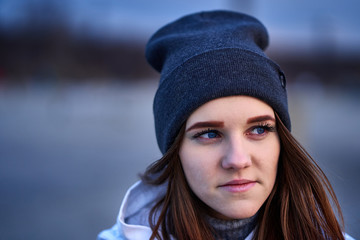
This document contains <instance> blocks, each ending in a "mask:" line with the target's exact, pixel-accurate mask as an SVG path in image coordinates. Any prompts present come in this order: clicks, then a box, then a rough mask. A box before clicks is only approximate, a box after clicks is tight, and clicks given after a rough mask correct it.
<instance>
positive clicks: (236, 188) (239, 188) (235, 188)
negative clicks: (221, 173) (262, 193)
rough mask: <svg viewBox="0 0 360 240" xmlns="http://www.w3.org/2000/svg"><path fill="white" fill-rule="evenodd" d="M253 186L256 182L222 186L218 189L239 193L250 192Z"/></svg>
mask: <svg viewBox="0 0 360 240" xmlns="http://www.w3.org/2000/svg"><path fill="white" fill-rule="evenodd" d="M255 184H256V182H249V183H244V184H234V185H223V186H220V188H222V189H224V190H225V191H228V192H232V193H239V192H240V193H241V192H246V191H248V190H250V189H251V188H252V187H253V186H254V185H255Z"/></svg>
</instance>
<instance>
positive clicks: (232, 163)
mask: <svg viewBox="0 0 360 240" xmlns="http://www.w3.org/2000/svg"><path fill="white" fill-rule="evenodd" d="M267 45H268V35H267V31H266V29H265V27H264V26H263V25H262V24H261V23H260V22H259V21H258V20H256V19H255V18H253V17H250V16H248V15H244V14H240V13H235V12H229V11H213V12H201V13H196V14H192V15H188V16H185V17H183V18H181V19H178V20H176V21H175V22H172V23H170V24H168V25H166V26H165V27H163V28H161V29H160V30H159V31H158V32H156V33H155V34H154V35H153V37H152V38H151V39H150V41H149V42H148V45H147V49H146V56H147V60H148V62H149V63H150V64H151V65H152V66H153V67H154V68H155V69H156V70H158V71H159V72H161V79H160V84H159V88H158V90H157V93H156V96H155V99H154V117H155V128H156V137H157V141H158V144H159V147H160V150H161V151H162V153H163V154H164V155H163V157H162V158H161V159H160V160H158V161H157V162H155V163H153V164H152V165H151V166H149V167H148V169H147V170H146V172H145V173H144V174H143V176H142V180H141V181H139V182H138V183H136V184H135V185H134V186H132V187H131V188H130V189H129V190H128V192H127V194H126V196H125V199H124V200H123V203H122V205H121V208H120V213H119V217H118V221H117V223H116V224H115V225H114V227H113V228H111V229H109V230H105V231H103V232H102V233H100V235H99V236H98V239H196V240H201V239H204V240H209V239H249V240H250V239H289V240H290V239H304V240H305V239H306V240H308V239H351V238H350V237H349V236H348V235H346V234H344V233H343V229H342V225H343V224H342V215H341V210H340V207H339V204H338V201H337V199H336V196H335V194H334V191H333V189H332V187H331V186H330V183H329V182H328V180H327V178H326V176H325V175H324V173H323V172H322V171H321V169H320V168H319V167H318V166H317V164H316V163H315V162H314V161H313V160H312V158H311V157H310V156H309V155H308V154H307V152H306V151H305V150H304V149H303V148H302V147H301V146H300V144H299V143H298V142H297V141H296V140H295V139H294V138H293V137H292V135H291V133H290V117H289V113H288V108H287V94H286V79H285V76H284V74H283V72H282V70H281V69H280V67H279V66H278V65H277V64H276V63H274V62H273V61H272V60H270V59H269V58H268V57H267V56H266V55H265V54H264V52H263V51H264V49H265V48H266V47H267ZM332 204H333V205H332ZM332 206H335V210H336V211H335V213H334V211H333V208H332ZM337 217H338V218H339V219H340V223H339V222H338V219H337Z"/></svg>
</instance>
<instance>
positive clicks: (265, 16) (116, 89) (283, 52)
mask: <svg viewBox="0 0 360 240" xmlns="http://www.w3.org/2000/svg"><path fill="white" fill-rule="evenodd" d="M213 9H229V10H236V11H241V12H245V13H249V14H251V15H254V16H256V17H257V18H258V19H260V20H261V21H262V22H263V23H264V24H265V26H266V27H267V28H268V31H269V34H270V47H269V48H268V50H267V54H268V55H269V56H270V57H271V58H273V59H274V60H275V61H276V62H278V63H279V64H280V65H281V66H282V68H283V69H284V71H285V73H286V75H287V81H288V94H289V107H290V112H291V116H292V125H293V133H294V135H295V136H296V138H297V139H298V140H299V141H300V142H301V143H302V144H303V145H304V146H305V147H306V149H307V150H308V151H309V152H310V154H312V156H313V157H314V158H315V159H316V161H317V162H318V163H319V164H320V166H321V167H322V168H323V170H324V171H325V172H326V174H327V176H328V177H329V179H330V181H331V183H332V184H333V187H334V189H335V191H336V193H337V195H338V198H339V201H340V204H341V206H342V209H343V212H344V216H345V227H346V231H347V232H348V233H350V234H351V235H352V236H353V237H356V238H358V239H360V230H359V227H358V226H359V224H360V207H359V202H360V188H359V183H360V175H359V170H360V140H359V136H360V128H359V127H358V125H359V124H360V107H359V103H360V31H359V25H360V17H359V14H358V12H359V10H360V2H359V1H357V0H344V1H332V0H330V1H329V0H318V1H310V0H302V1H300V0H294V1H285V0H273V1H267V0H217V1H216V0H214V1H206V0H197V1H190V0H182V1H166V0H152V1H147V0H121V1H119V0H86V1H85V0H0V239H30V240H31V239H55V240H56V239H95V238H96V235H97V233H98V232H99V231H101V230H103V229H105V228H109V227H111V226H112V225H113V224H114V223H115V220H116V216H117V213H118V210H119V207H120V203H121V199H122V198H123V195H124V193H125V191H126V189H127V188H128V187H129V186H130V185H131V184H132V183H133V182H135V181H136V180H137V179H138V177H137V174H138V173H140V172H142V171H143V170H144V169H145V168H146V166H147V165H148V164H149V163H151V162H153V161H154V160H156V159H158V158H159V157H160V156H161V154H160V151H159V150H158V148H157V144H156V140H155V133H154V126H153V117H152V100H153V96H154V93H155V91H156V87H157V83H158V77H159V75H158V74H157V73H155V72H154V71H153V70H152V69H151V68H150V67H149V66H148V65H147V64H146V61H145V58H144V47H145V44H146V41H147V40H148V39H149V37H150V36H151V34H152V33H154V32H155V31H156V30H157V29H158V28H159V27H161V26H163V25H164V24H166V23H168V22H169V21H172V20H174V19H176V18H179V17H181V16H183V15H184V14H188V13H192V12H195V11H201V10H213Z"/></svg>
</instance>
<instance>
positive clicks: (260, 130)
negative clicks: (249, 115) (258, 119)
mask: <svg viewBox="0 0 360 240" xmlns="http://www.w3.org/2000/svg"><path fill="white" fill-rule="evenodd" d="M265 131H266V129H265V127H256V128H254V129H253V130H252V131H251V132H252V133H254V134H259V135H261V134H264V133H265Z"/></svg>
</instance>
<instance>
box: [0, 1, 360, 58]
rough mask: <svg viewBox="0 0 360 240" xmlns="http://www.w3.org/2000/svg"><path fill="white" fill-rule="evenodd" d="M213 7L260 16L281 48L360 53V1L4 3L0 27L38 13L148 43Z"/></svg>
mask: <svg viewBox="0 0 360 240" xmlns="http://www.w3.org/2000/svg"><path fill="white" fill-rule="evenodd" d="M45 3H46V4H47V5H48V6H49V5H51V6H52V7H53V8H54V9H56V10H57V14H58V15H56V14H54V13H53V12H51V11H48V10H47V9H46V8H44V5H46V4H45ZM211 9H231V10H237V11H242V12H245V13H250V14H253V15H255V16H256V17H257V18H259V19H260V20H261V21H263V22H264V23H265V25H266V26H267V27H268V30H269V32H270V36H271V38H272V40H273V42H274V43H275V46H276V44H277V45H280V46H282V47H284V45H285V46H288V47H290V48H297V49H299V48H300V49H301V48H309V47H311V46H312V45H313V44H314V41H315V42H316V41H323V40H325V41H330V42H331V43H332V44H334V46H336V47H337V49H338V50H340V51H346V53H355V54H358V53H359V52H360V44H359V43H360V31H359V27H358V26H359V24H360V17H359V14H358V12H359V10H360V1H358V0H344V1H335V0H317V1H312V0H293V1H287V0H272V1H268V0H213V1H208V0H196V1H192V0H181V1H180V0H176V1H175V0H172V1H167V0H152V1H148V0H0V27H2V28H5V29H8V30H9V29H13V28H14V27H18V26H24V25H25V26H26V24H27V20H28V19H27V17H28V15H29V12H31V13H34V12H35V15H37V16H38V17H39V19H40V21H42V24H47V23H48V22H49V21H48V20H51V19H55V18H56V17H60V18H62V21H64V22H66V24H68V26H69V27H70V28H71V30H72V31H73V32H74V33H76V34H85V33H86V34H90V35H93V36H96V37H99V38H102V37H107V38H115V39H117V38H125V39H126V38H129V36H131V37H132V38H133V37H134V36H135V37H139V38H143V39H147V38H148V37H149V36H150V35H151V34H152V33H153V32H154V31H155V30H156V29H158V28H159V27H161V26H162V25H164V24H165V23H167V22H169V21H172V20H174V19H176V18H178V17H180V16H183V15H184V14H188V13H192V12H195V11H200V10H211ZM50 22H51V21H50ZM290 43H291V44H290ZM309 45H310V46H309Z"/></svg>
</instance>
